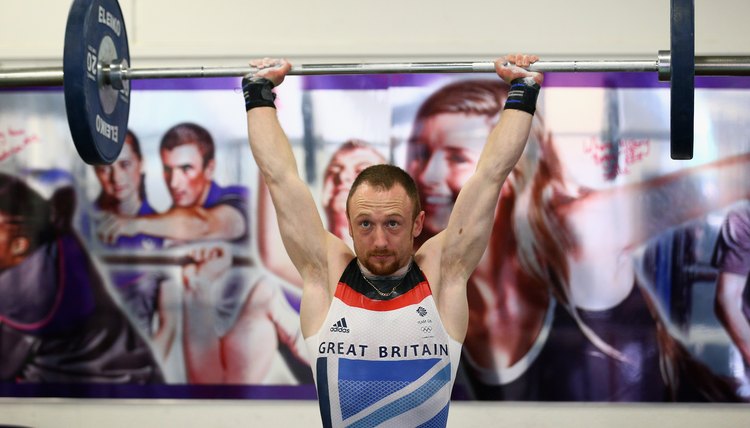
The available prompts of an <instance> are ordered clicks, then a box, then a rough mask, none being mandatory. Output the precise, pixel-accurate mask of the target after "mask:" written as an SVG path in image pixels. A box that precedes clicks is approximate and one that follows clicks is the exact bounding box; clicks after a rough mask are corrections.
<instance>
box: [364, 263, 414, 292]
mask: <svg viewBox="0 0 750 428" xmlns="http://www.w3.org/2000/svg"><path fill="white" fill-rule="evenodd" d="M410 270H411V262H409V269H407V271H406V273H405V274H404V276H402V277H401V280H400V281H399V282H398V284H396V285H394V286H393V288H391V291H389V292H387V293H384V292H382V291H380V289H379V288H378V287H376V286H375V284H373V283H372V282H370V280H369V279H367V275H365V274H364V272H362V269H361V268H360V270H359V272H360V273H361V274H362V278H364V279H365V282H367V283H368V284H370V287H372V289H373V290H375V292H376V293H378V294H379V295H380V296H381V297H390V296H392V295H393V294H395V293H396V289H397V288H398V286H399V285H401V283H402V282H404V278H406V275H408V274H409V271H410Z"/></svg>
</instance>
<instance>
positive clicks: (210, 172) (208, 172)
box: [203, 159, 216, 179]
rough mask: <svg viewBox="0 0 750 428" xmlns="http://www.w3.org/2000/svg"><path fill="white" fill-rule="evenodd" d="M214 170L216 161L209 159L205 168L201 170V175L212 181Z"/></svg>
mask: <svg viewBox="0 0 750 428" xmlns="http://www.w3.org/2000/svg"><path fill="white" fill-rule="evenodd" d="M215 169H216V159H211V160H210V161H208V163H207V164H206V167H205V168H203V173H204V174H205V175H206V177H208V178H209V179H212V178H213V177H214V170H215Z"/></svg>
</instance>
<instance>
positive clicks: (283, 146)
mask: <svg viewBox="0 0 750 428" xmlns="http://www.w3.org/2000/svg"><path fill="white" fill-rule="evenodd" d="M251 65H253V66H254V67H256V68H259V69H260V71H258V72H257V73H256V74H255V75H254V76H251V77H249V78H248V77H246V78H245V79H244V80H243V92H244V93H245V95H246V106H248V107H251V106H250V104H252V103H256V104H260V106H255V107H251V108H249V109H248V111H247V125H248V136H249V140H250V148H251V150H252V153H253V157H254V158H255V161H256V162H257V164H258V168H259V169H260V172H261V174H262V175H263V178H264V180H265V183H266V185H267V186H268V190H269V191H270V193H271V199H272V201H273V205H274V207H275V208H276V215H277V218H278V223H279V229H280V230H281V237H282V240H283V242H284V247H285V248H286V250H287V253H288V254H289V257H290V258H291V259H292V263H294V266H295V267H296V268H297V270H298V271H299V272H300V275H302V278H303V283H304V284H303V286H304V287H305V288H307V287H308V286H309V285H321V286H326V285H327V281H328V278H327V276H326V275H327V260H326V255H327V251H326V249H327V245H326V241H327V239H328V233H327V232H326V230H325V228H324V227H323V222H322V220H321V218H320V214H319V213H318V209H317V207H316V205H315V202H314V201H313V197H312V194H311V193H310V190H309V188H308V186H307V184H306V183H305V182H304V181H303V180H302V179H301V178H300V176H299V173H298V171H297V163H296V161H295V158H294V154H293V153H292V148H291V146H290V144H289V140H288V139H287V137H286V135H285V134H284V131H283V130H282V128H281V125H280V123H279V120H278V118H277V116H276V109H275V108H274V107H272V105H273V104H272V103H273V100H272V98H269V97H270V96H269V93H270V87H271V85H273V86H278V85H279V84H280V83H281V82H282V81H283V80H284V77H285V76H286V74H287V73H288V72H289V70H290V69H291V65H290V64H289V63H288V62H287V61H278V60H268V59H264V60H260V61H254V62H252V63H251ZM259 79H264V80H259ZM264 99H265V100H266V101H267V103H266V104H265V105H264ZM248 100H249V101H248ZM268 100H270V101H268Z"/></svg>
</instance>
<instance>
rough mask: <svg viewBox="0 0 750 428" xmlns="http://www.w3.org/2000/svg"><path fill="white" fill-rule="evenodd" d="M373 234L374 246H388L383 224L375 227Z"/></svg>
mask: <svg viewBox="0 0 750 428" xmlns="http://www.w3.org/2000/svg"><path fill="white" fill-rule="evenodd" d="M373 235H374V236H373V238H374V240H373V245H375V247H376V248H386V247H387V246H388V239H387V238H386V231H385V228H384V227H383V226H378V227H376V228H375V232H374V234H373Z"/></svg>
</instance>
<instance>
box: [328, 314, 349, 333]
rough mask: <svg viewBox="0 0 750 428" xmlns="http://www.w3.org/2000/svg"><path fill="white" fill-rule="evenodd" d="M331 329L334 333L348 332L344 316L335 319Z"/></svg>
mask: <svg viewBox="0 0 750 428" xmlns="http://www.w3.org/2000/svg"><path fill="white" fill-rule="evenodd" d="M331 331H332V332H334V333H337V332H338V333H349V327H348V326H347V325H346V318H341V319H340V320H338V321H336V323H335V324H333V327H331Z"/></svg>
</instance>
